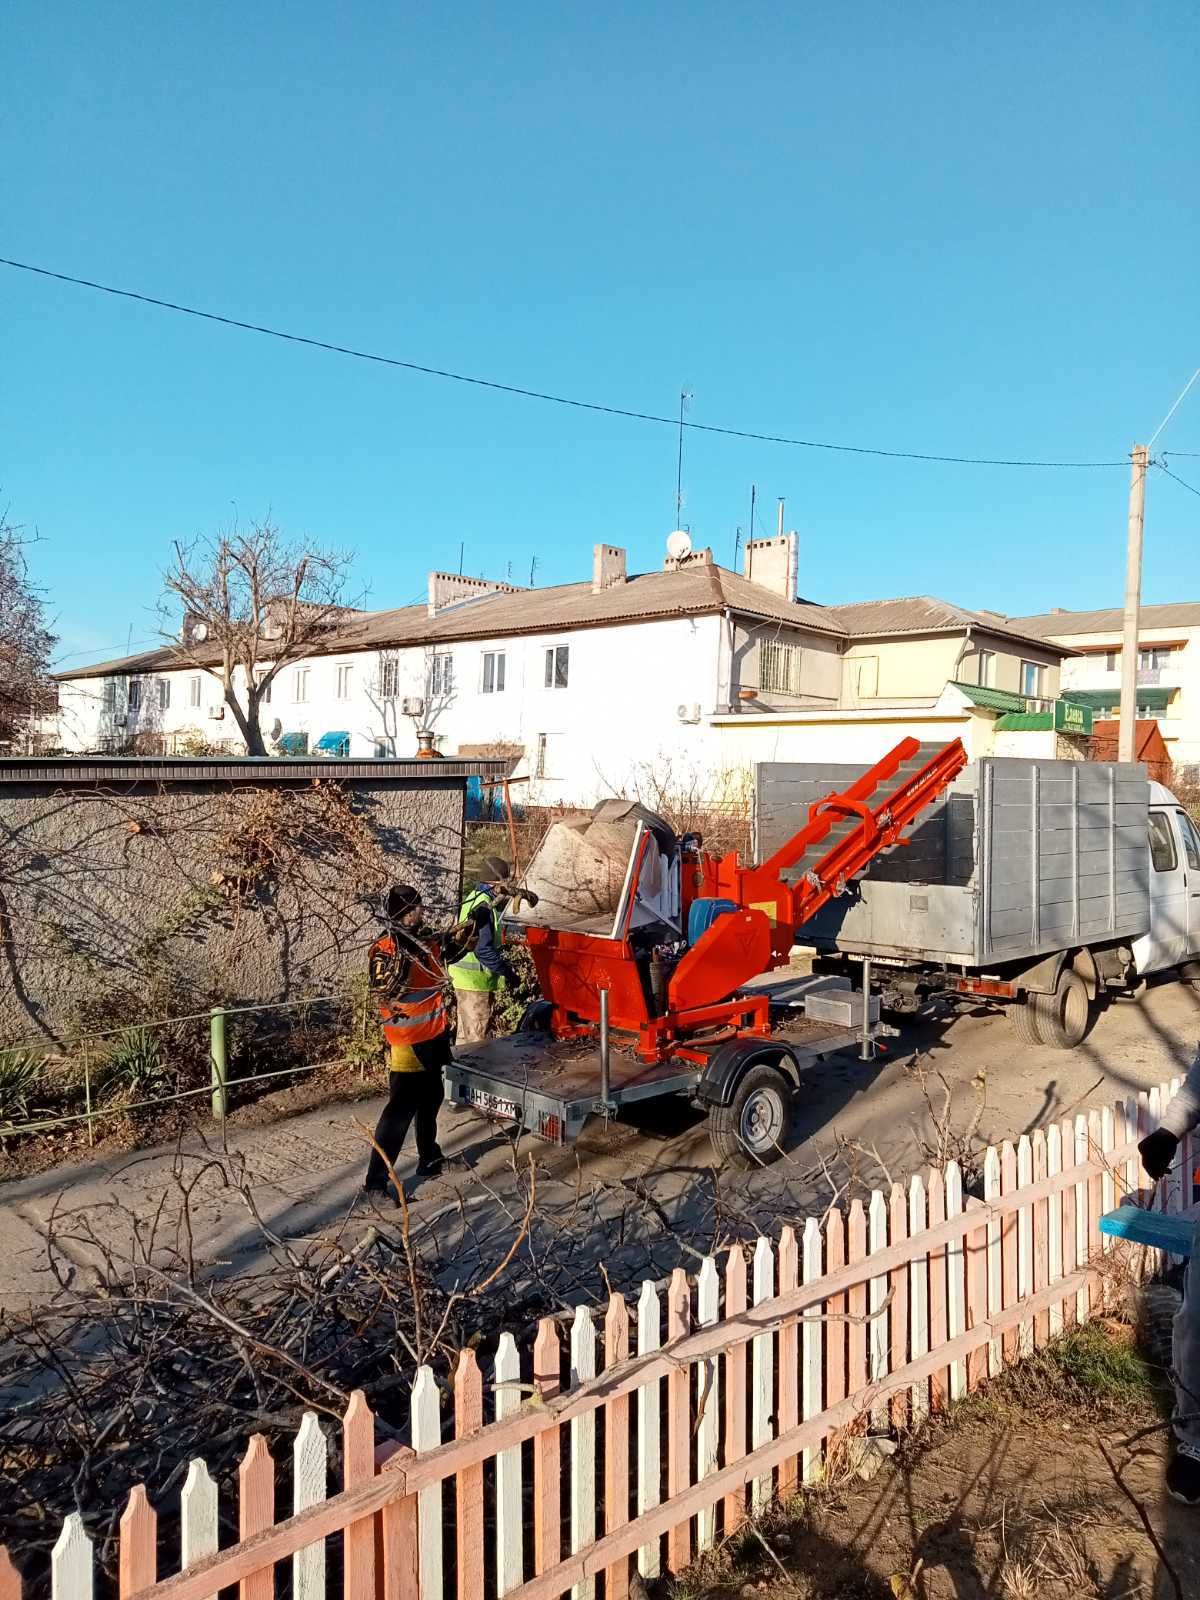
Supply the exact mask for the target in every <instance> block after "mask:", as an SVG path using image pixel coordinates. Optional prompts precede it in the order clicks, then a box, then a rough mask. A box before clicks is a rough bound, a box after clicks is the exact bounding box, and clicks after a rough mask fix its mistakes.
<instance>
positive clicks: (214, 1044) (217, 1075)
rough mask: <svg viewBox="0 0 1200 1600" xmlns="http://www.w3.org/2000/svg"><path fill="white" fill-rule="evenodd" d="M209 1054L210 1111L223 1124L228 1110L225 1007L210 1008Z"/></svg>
mask: <svg viewBox="0 0 1200 1600" xmlns="http://www.w3.org/2000/svg"><path fill="white" fill-rule="evenodd" d="M209 1053H210V1054H211V1056H212V1110H213V1116H214V1117H215V1118H216V1119H217V1121H218V1122H224V1120H225V1113H226V1112H227V1111H228V1110H229V1089H228V1087H227V1078H226V1073H225V1068H226V1057H225V1007H224V1006H214V1007H213V1008H212V1020H211V1022H210V1023H209Z"/></svg>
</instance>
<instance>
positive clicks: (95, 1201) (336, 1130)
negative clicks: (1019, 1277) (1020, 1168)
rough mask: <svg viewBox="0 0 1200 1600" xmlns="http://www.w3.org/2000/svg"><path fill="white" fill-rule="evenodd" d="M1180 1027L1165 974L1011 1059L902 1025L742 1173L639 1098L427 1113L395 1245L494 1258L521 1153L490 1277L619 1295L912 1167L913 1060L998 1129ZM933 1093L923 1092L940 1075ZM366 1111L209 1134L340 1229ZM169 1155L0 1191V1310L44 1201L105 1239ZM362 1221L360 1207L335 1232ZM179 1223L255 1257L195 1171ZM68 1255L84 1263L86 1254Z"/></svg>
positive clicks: (35, 1254) (1177, 1044)
mask: <svg viewBox="0 0 1200 1600" xmlns="http://www.w3.org/2000/svg"><path fill="white" fill-rule="evenodd" d="M1198 1038H1200V995H1198V994H1197V993H1196V992H1194V991H1193V990H1191V989H1190V988H1188V987H1186V986H1184V985H1181V984H1176V983H1172V984H1163V985H1160V986H1156V987H1154V988H1152V989H1150V990H1149V991H1148V992H1147V993H1146V994H1145V995H1144V996H1143V997H1142V999H1141V1000H1140V1001H1138V1002H1122V1003H1120V1004H1117V1005H1114V1006H1112V1007H1111V1008H1110V1009H1109V1010H1108V1011H1107V1013H1106V1014H1105V1015H1104V1016H1103V1017H1102V1018H1101V1019H1100V1021H1099V1023H1098V1025H1097V1027H1096V1029H1095V1030H1094V1032H1093V1034H1092V1035H1091V1037H1090V1038H1089V1039H1088V1040H1087V1041H1086V1042H1085V1044H1084V1045H1083V1046H1082V1047H1081V1048H1080V1049H1078V1050H1076V1051H1073V1052H1060V1051H1055V1050H1048V1049H1040V1050H1030V1049H1029V1048H1028V1047H1025V1046H1023V1045H1020V1044H1019V1043H1018V1042H1017V1039H1016V1036H1015V1034H1014V1033H1013V1031H1012V1030H1011V1028H1010V1027H1009V1026H1008V1024H1007V1023H1006V1022H1005V1021H1004V1019H1003V1018H1002V1017H998V1016H987V1015H964V1016H959V1017H958V1018H956V1019H955V1020H953V1021H949V1022H945V1023H941V1024H938V1025H936V1026H927V1027H924V1028H921V1029H914V1030H910V1031H909V1032H908V1033H907V1034H906V1037H905V1038H904V1039H902V1040H897V1041H894V1042H893V1045H892V1054H890V1055H889V1056H887V1057H882V1058H880V1059H878V1060H875V1061H872V1062H862V1061H859V1060H858V1059H857V1058H856V1057H855V1056H853V1055H846V1056H842V1057H835V1058H832V1059H831V1060H830V1061H829V1062H827V1063H826V1064H825V1066H824V1067H823V1068H822V1069H821V1070H820V1072H819V1073H818V1074H814V1075H813V1077H812V1081H811V1082H810V1083H808V1084H806V1086H805V1089H804V1091H803V1092H802V1094H801V1096H800V1097H799V1103H798V1105H797V1108H796V1115H795V1120H794V1126H793V1128H792V1130H791V1133H790V1137H789V1147H788V1152H787V1156H786V1158H785V1159H784V1160H783V1161H781V1162H780V1163H778V1164H777V1165H775V1166H773V1167H770V1168H766V1169H762V1170H759V1171H755V1172H751V1173H732V1172H729V1171H724V1172H721V1171H718V1170H717V1169H716V1166H715V1158H714V1156H713V1152H712V1148H711V1145H710V1143H709V1139H708V1136H707V1132H706V1129H705V1125H704V1122H703V1121H702V1119H700V1118H699V1117H698V1116H697V1115H696V1114H695V1113H693V1112H692V1111H690V1110H689V1109H688V1108H687V1107H686V1106H685V1105H683V1104H679V1103H672V1102H663V1103H658V1104H654V1105H651V1106H647V1107H646V1108H645V1109H644V1111H643V1112H642V1113H641V1115H640V1117H639V1120H638V1122H637V1123H636V1124H634V1123H624V1122H623V1123H616V1124H613V1125H611V1126H610V1127H608V1128H607V1129H606V1128H605V1127H604V1126H603V1125H602V1124H593V1125H590V1126H589V1128H588V1129H587V1130H586V1131H585V1133H584V1136H583V1137H582V1139H581V1140H580V1141H579V1143H578V1145H576V1146H575V1147H574V1148H572V1149H566V1150H559V1149H556V1148H553V1147H549V1146H546V1145H543V1144H540V1143H538V1142H537V1141H535V1140H532V1139H529V1138H527V1139H525V1140H523V1141H522V1143H521V1146H520V1148H519V1149H518V1150H517V1151H516V1152H514V1151H513V1149H512V1147H511V1144H510V1142H509V1140H508V1139H507V1138H506V1137H505V1136H504V1134H503V1132H502V1131H500V1130H499V1129H497V1128H495V1127H492V1126H489V1125H488V1124H486V1123H484V1122H482V1121H481V1120H479V1119H478V1118H477V1117H475V1116H474V1115H473V1114H471V1113H457V1114H455V1113H451V1112H448V1111H447V1112H444V1113H443V1124H442V1138H443V1144H444V1146H445V1149H446V1151H447V1153H448V1154H449V1155H451V1156H453V1157H454V1158H455V1160H454V1161H453V1162H452V1163H451V1164H450V1165H449V1166H448V1167H447V1169H446V1173H445V1175H444V1176H443V1177H441V1178H439V1179H437V1180H434V1181H428V1182H425V1183H422V1184H420V1185H419V1186H417V1187H415V1188H414V1190H413V1208H412V1209H413V1217H414V1237H415V1238H416V1240H417V1243H418V1247H419V1248H420V1249H421V1250H422V1251H423V1253H425V1254H426V1255H427V1256H428V1257H429V1259H430V1260H431V1261H433V1262H436V1263H437V1266H438V1270H439V1271H440V1273H441V1274H442V1275H443V1277H444V1278H445V1279H446V1280H447V1281H454V1280H455V1279H456V1278H461V1277H462V1276H464V1275H466V1274H468V1273H469V1272H470V1271H472V1270H476V1271H477V1270H478V1269H479V1268H480V1267H481V1266H482V1265H484V1264H487V1263H491V1262H495V1261H498V1260H499V1259H500V1258H501V1257H502V1256H503V1254H504V1253H505V1251H506V1250H507V1248H508V1246H509V1245H510V1243H511V1242H512V1240H513V1238H514V1236H515V1234H516V1231H517V1229H518V1226H519V1222H520V1218H521V1215H522V1212H523V1210H524V1194H525V1184H526V1182H527V1174H528V1161H529V1156H530V1154H532V1156H533V1158H534V1160H535V1162H536V1165H537V1178H538V1203H537V1215H536V1219H535V1223H534V1226H533V1228H532V1229H531V1231H530V1235H529V1238H528V1240H527V1241H526V1242H525V1244H524V1246H523V1247H522V1251H521V1253H520V1255H519V1257H518V1260H517V1262H515V1263H514V1266H513V1268H511V1269H510V1272H509V1276H508V1280H507V1281H509V1282H510V1283H511V1285H512V1293H513V1296H514V1303H517V1302H520V1301H521V1300H522V1299H525V1298H527V1299H528V1301H529V1303H530V1305H531V1306H533V1305H538V1306H540V1305H544V1304H546V1303H547V1302H549V1303H555V1302H557V1303H558V1304H560V1305H562V1306H564V1307H565V1306H568V1305H572V1304H575V1303H577V1302H578V1301H580V1300H582V1299H591V1298H594V1297H595V1296H596V1295H597V1294H599V1293H601V1292H603V1291H604V1283H603V1272H607V1273H608V1275H609V1276H610V1278H611V1280H612V1282H613V1283H614V1285H616V1284H619V1285H621V1286H628V1285H630V1284H633V1283H636V1282H637V1280H638V1279H639V1278H641V1277H646V1276H653V1277H659V1276H662V1275H663V1274H665V1273H666V1272H667V1271H669V1270H670V1269H671V1268H672V1267H674V1266H676V1265H678V1264H679V1263H680V1261H681V1259H682V1260H684V1262H685V1263H686V1262H687V1261H688V1260H689V1259H692V1258H693V1257H692V1253H693V1252H699V1253H703V1252H704V1251H706V1250H708V1249H711V1248H713V1247H714V1246H715V1245H717V1244H719V1243H720V1242H721V1241H722V1240H723V1239H727V1238H729V1237H730V1236H733V1235H741V1236H747V1235H749V1234H752V1233H753V1232H754V1231H755V1230H757V1229H760V1228H761V1229H765V1230H768V1231H770V1232H777V1231H778V1228H779V1226H780V1225H781V1224H782V1223H783V1222H785V1221H796V1220H798V1219H802V1218H803V1217H805V1216H806V1215H810V1214H812V1213H813V1211H814V1210H820V1209H823V1208H824V1206H825V1205H826V1204H827V1203H828V1201H829V1198H830V1187H829V1181H828V1177H829V1173H830V1172H831V1171H832V1172H836V1174H837V1175H838V1181H839V1182H840V1181H841V1179H842V1178H843V1177H844V1176H845V1175H846V1174H847V1172H848V1170H849V1169H850V1168H852V1167H855V1166H857V1169H858V1179H859V1181H860V1182H865V1183H868V1184H870V1183H878V1182H881V1181H884V1172H883V1170H881V1168H882V1169H886V1172H887V1174H888V1175H890V1176H891V1177H901V1176H903V1175H904V1174H906V1173H907V1172H908V1171H911V1170H912V1169H913V1168H915V1167H917V1166H919V1165H921V1164H922V1160H921V1142H922V1140H923V1139H924V1138H926V1137H928V1135H929V1133H930V1118H929V1114H928V1107H927V1104H926V1099H925V1095H924V1092H923V1090H922V1086H921V1082H920V1078H919V1074H918V1072H917V1071H916V1070H914V1066H913V1062H914V1059H918V1060H920V1061H921V1062H923V1064H924V1065H925V1067H927V1068H928V1069H929V1071H930V1072H934V1073H941V1074H944V1076H945V1078H946V1079H947V1081H948V1082H949V1083H950V1084H951V1085H952V1087H953V1089H954V1096H955V1098H954V1117H955V1120H956V1121H957V1122H958V1123H959V1124H960V1125H962V1124H965V1123H966V1122H967V1121H968V1120H969V1118H970V1117H971V1115H972V1112H973V1109H974V1106H975V1101H976V1095H977V1093H978V1092H979V1089H978V1085H979V1083H980V1082H981V1081H982V1082H983V1084H984V1085H985V1086H986V1087H985V1095H986V1098H985V1104H984V1109H983V1113H982V1118H981V1121H980V1130H979V1131H980V1133H981V1135H982V1136H983V1138H984V1139H987V1140H1000V1139H1002V1138H1005V1137H1010V1136H1016V1135H1018V1134H1020V1133H1022V1132H1025V1131H1028V1130H1030V1129H1032V1128H1035V1127H1038V1126H1043V1125H1045V1124H1046V1123H1047V1122H1048V1121H1050V1120H1051V1119H1053V1118H1056V1117H1062V1116H1063V1115H1065V1114H1066V1113H1067V1112H1068V1111H1071V1110H1075V1109H1077V1108H1080V1107H1086V1106H1091V1105H1103V1104H1106V1103H1109V1102H1111V1101H1113V1100H1115V1099H1117V1098H1119V1097H1125V1096H1129V1095H1133V1094H1136V1092H1137V1091H1138V1090H1139V1089H1142V1088H1147V1087H1150V1086H1151V1085H1153V1084H1156V1083H1159V1082H1162V1081H1164V1080H1166V1079H1168V1078H1170V1077H1171V1076H1172V1075H1175V1074H1178V1073H1180V1072H1181V1071H1182V1070H1183V1069H1184V1068H1185V1066H1186V1065H1187V1063H1188V1062H1189V1061H1190V1060H1191V1059H1192V1055H1193V1053H1194V1051H1195V1048H1196V1041H1197V1039H1198ZM933 1087H934V1093H935V1096H936V1098H937V1099H938V1100H939V1101H940V1097H941V1086H940V1083H938V1082H937V1081H936V1080H933ZM377 1114H378V1102H371V1101H367V1102H362V1103H360V1104H358V1105H356V1106H347V1105H331V1106H325V1107H322V1108H321V1109H320V1110H317V1111H310V1112H307V1113H305V1114H303V1115H300V1116H297V1117H293V1118H291V1119H290V1120H288V1121H286V1122H279V1123H275V1124H273V1125H270V1126H266V1127H255V1128H248V1129H245V1130H240V1129H238V1128H237V1126H236V1125H232V1126H231V1127H230V1128H229V1130H228V1135H227V1137H228V1146H229V1149H230V1150H231V1151H233V1152H235V1153H236V1154H237V1155H238V1156H239V1157H240V1158H241V1159H242V1160H243V1161H244V1163H245V1166H246V1170H247V1172H248V1173H249V1174H250V1175H252V1178H253V1181H254V1185H255V1192H256V1197H257V1201H258V1205H259V1208H260V1211H261V1213H262V1215H263V1218H264V1220H265V1221H266V1222H267V1224H268V1225H269V1226H270V1227H271V1228H272V1229H273V1230H275V1231H276V1232H277V1233H279V1234H280V1235H282V1236H283V1237H291V1236H296V1235H305V1234H311V1233H313V1232H315V1231H317V1230H320V1229H325V1228H329V1227H331V1226H334V1225H338V1224H341V1223H342V1222H344V1220H345V1218H346V1215H347V1212H348V1211H349V1209H350V1207H351V1206H352V1205H353V1204H354V1202H355V1199H356V1194H357V1189H358V1184H359V1180H360V1176H361V1171H362V1168H363V1165H364V1161H365V1147H364V1145H363V1143H362V1138H361V1135H360V1134H359V1132H358V1131H357V1130H356V1129H355V1127H354V1124H353V1119H354V1118H355V1117H358V1118H359V1119H361V1120H362V1121H365V1122H368V1123H373V1122H374V1119H375V1117H376V1115H377ZM867 1151H869V1152H870V1154H867V1153H865V1152H867ZM876 1158H878V1164H877V1160H876ZM206 1159H207V1154H206V1152H205V1150H204V1147H203V1146H202V1145H201V1143H200V1142H199V1141H198V1140H193V1141H191V1142H189V1143H188V1144H187V1145H186V1146H185V1154H184V1157H183V1166H184V1168H185V1169H186V1170H187V1171H188V1172H189V1173H191V1174H197V1173H199V1171H200V1168H201V1166H202V1165H203V1163H204V1162H205V1160H206ZM408 1159H409V1160H411V1157H409V1158H408ZM175 1161H176V1152H175V1150H174V1149H171V1150H157V1151H148V1152H140V1153H138V1154H135V1155H132V1156H130V1155H126V1156H122V1157H120V1158H109V1159H105V1160H103V1161H95V1162H92V1163H89V1164H83V1165H77V1166H72V1167H63V1168H58V1169H56V1170H55V1171H53V1172H46V1173H42V1174H40V1175H39V1176H37V1177H35V1178H28V1179H24V1180H21V1181H19V1182H16V1183H11V1184H7V1185H5V1186H4V1187H3V1188H0V1206H2V1207H3V1219H4V1225H3V1228H2V1230H0V1303H3V1304H4V1305H5V1306H10V1307H12V1306H17V1305H20V1304H22V1303H27V1302H29V1301H31V1300H39V1299H44V1298H46V1297H47V1296H48V1295H49V1294H50V1293H51V1292H52V1290H53V1288H54V1284H53V1280H52V1279H51V1278H50V1276H49V1274H48V1272H47V1271H46V1264H45V1244H44V1232H45V1226H46V1222H47V1219H48V1217H49V1216H50V1215H51V1213H52V1212H53V1210H54V1208H55V1207H59V1208H62V1207H64V1206H67V1207H83V1208H86V1211H87V1214H88V1216H89V1218H90V1219H91V1221H92V1224H93V1226H94V1227H96V1228H97V1229H98V1230H99V1231H102V1232H103V1231H105V1230H107V1231H108V1233H109V1235H110V1236H111V1237H112V1238H113V1239H114V1240H117V1241H120V1240H121V1239H122V1238H123V1237H126V1236H127V1235H128V1232H129V1228H130V1216H131V1215H132V1216H135V1217H138V1218H140V1219H141V1220H142V1222H143V1223H144V1222H145V1220H146V1219H147V1218H149V1217H150V1216H151V1215H152V1214H153V1212H154V1210H155V1208H156V1207H157V1206H158V1205H159V1203H160V1201H161V1197H162V1195H163V1192H164V1189H165V1188H166V1187H167V1186H168V1185H169V1183H170V1181H171V1170H172V1166H173V1164H174V1163H175ZM401 1170H402V1171H408V1170H410V1169H409V1167H408V1166H407V1165H404V1166H402V1169H401ZM370 1221H371V1218H370V1214H369V1212H366V1213H363V1214H362V1215H361V1216H356V1217H355V1218H354V1219H353V1220H352V1221H351V1223H350V1224H349V1226H351V1227H363V1228H365V1227H367V1226H369V1225H370ZM193 1228H194V1233H195V1250H196V1252H197V1256H198V1258H199V1259H200V1261H202V1262H203V1263H206V1264H225V1265H227V1266H229V1267H231V1268H237V1267H239V1266H243V1265H249V1264H251V1263H252V1261H253V1259H254V1257H255V1255H256V1254H257V1253H258V1252H260V1251H261V1248H262V1244H261V1235H260V1233H259V1231H258V1229H257V1228H256V1227H255V1226H253V1225H252V1223H251V1220H250V1218H249V1217H248V1215H247V1212H246V1209H245V1206H244V1205H243V1203H242V1202H241V1201H240V1200H239V1199H238V1198H237V1197H236V1196H235V1195H232V1194H231V1193H230V1191H229V1190H228V1188H225V1187H223V1186H222V1184H221V1182H220V1179H219V1174H218V1173H217V1172H216V1171H215V1170H214V1171H210V1172H209V1173H207V1174H206V1175H205V1176H202V1177H200V1178H199V1180H198V1182H197V1183H196V1186H195V1190H194V1216H193ZM556 1245H558V1246H559V1247H560V1248H555V1246H556ZM564 1245H565V1246H567V1248H561V1247H562V1246H564ZM77 1256H78V1263H79V1265H80V1266H81V1267H84V1266H86V1263H87V1260H88V1252H87V1251H86V1250H78V1251H77Z"/></svg>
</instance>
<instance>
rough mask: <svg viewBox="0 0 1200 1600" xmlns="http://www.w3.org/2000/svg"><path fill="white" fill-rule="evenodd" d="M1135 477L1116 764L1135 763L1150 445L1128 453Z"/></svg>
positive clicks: (1131, 487) (1131, 496) (1127, 550)
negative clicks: (1140, 618) (1144, 525)
mask: <svg viewBox="0 0 1200 1600" xmlns="http://www.w3.org/2000/svg"><path fill="white" fill-rule="evenodd" d="M1129 459H1130V460H1131V461H1132V462H1133V473H1132V476H1131V478H1130V480H1129V534H1128V540H1127V543H1126V547H1125V635H1124V639H1123V641H1122V644H1121V713H1120V715H1121V721H1120V725H1119V728H1118V732H1117V760H1118V761H1133V760H1135V759H1136V732H1135V730H1136V726H1137V675H1138V616H1139V612H1140V610H1141V604H1142V526H1143V523H1144V522H1145V517H1146V472H1147V470H1148V468H1149V465H1150V449H1149V446H1148V445H1144V444H1135V445H1134V447H1133V449H1132V450H1131V451H1130V452H1129Z"/></svg>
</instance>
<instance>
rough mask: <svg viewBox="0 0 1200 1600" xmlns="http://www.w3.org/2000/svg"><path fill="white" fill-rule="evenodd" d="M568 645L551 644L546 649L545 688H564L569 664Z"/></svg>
mask: <svg viewBox="0 0 1200 1600" xmlns="http://www.w3.org/2000/svg"><path fill="white" fill-rule="evenodd" d="M570 649H571V647H570V646H569V645H565V644H559V645H551V647H550V649H549V650H547V651H546V688H547V689H565V688H566V687H567V672H568V669H569V666H570Z"/></svg>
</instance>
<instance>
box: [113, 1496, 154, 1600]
mask: <svg viewBox="0 0 1200 1600" xmlns="http://www.w3.org/2000/svg"><path fill="white" fill-rule="evenodd" d="M157 1541H158V1518H157V1517H156V1516H155V1514H154V1508H153V1507H152V1506H151V1504H150V1502H149V1500H147V1499H146V1491H145V1489H144V1487H143V1486H142V1485H141V1484H140V1483H138V1484H135V1485H134V1486H133V1488H132V1489H131V1490H130V1491H129V1504H128V1505H127V1506H126V1507H125V1510H124V1512H123V1513H122V1515H121V1549H120V1557H119V1561H118V1579H117V1589H118V1593H119V1594H120V1597H121V1600H130V1596H131V1595H135V1594H138V1593H139V1592H140V1591H141V1590H142V1589H148V1588H149V1587H150V1585H151V1584H152V1583H153V1582H154V1580H155V1579H156V1578H157V1576H158V1543H157Z"/></svg>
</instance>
